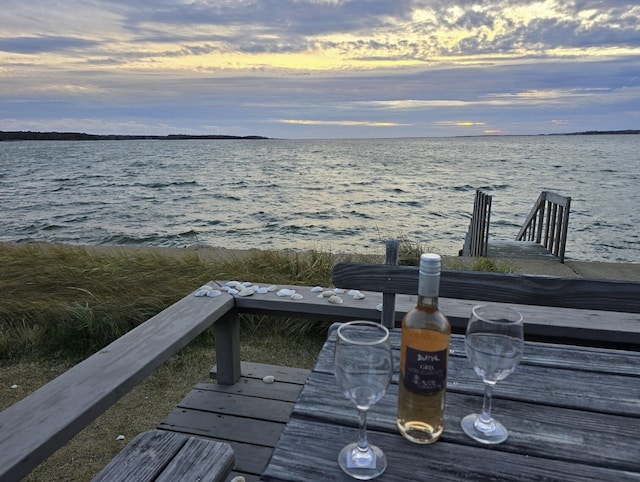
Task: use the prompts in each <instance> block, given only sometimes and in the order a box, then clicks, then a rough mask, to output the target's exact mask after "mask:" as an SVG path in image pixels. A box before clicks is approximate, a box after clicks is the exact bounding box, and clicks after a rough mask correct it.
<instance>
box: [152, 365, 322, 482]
mask: <svg viewBox="0 0 640 482" xmlns="http://www.w3.org/2000/svg"><path fill="white" fill-rule="evenodd" d="M241 367H242V377H241V378H240V380H239V381H238V382H237V383H235V384H234V385H218V384H216V383H199V384H197V385H195V386H194V387H193V389H192V390H191V391H190V392H189V393H188V394H187V395H186V396H185V398H184V399H183V400H182V401H181V402H180V403H179V404H178V405H177V406H176V407H175V408H174V410H173V411H172V412H171V413H170V414H169V415H168V416H167V417H166V418H165V419H164V420H163V421H162V422H161V423H160V424H159V425H158V428H159V429H162V430H169V431H173V432H178V433H184V434H190V435H198V436H200V437H205V438H209V439H212V440H216V441H220V442H226V443H228V444H229V445H230V446H231V447H232V448H233V451H234V454H235V459H236V467H235V469H234V471H233V472H232V474H230V476H229V477H228V479H227V480H230V479H231V478H232V477H233V476H238V475H241V476H243V477H245V480H247V481H249V482H250V481H256V480H258V479H259V476H260V474H262V472H263V471H264V469H265V468H266V466H267V464H268V462H269V459H270V458H271V454H272V453H273V448H274V447H275V444H276V443H277V442H278V439H279V438H280V434H281V433H282V430H283V429H284V427H285V425H286V423H287V421H288V420H289V418H290V416H291V411H292V409H293V405H294V402H295V401H296V399H297V398H298V396H299V394H300V391H301V390H302V386H303V384H304V382H305V381H306V378H307V376H308V374H309V373H310V371H309V370H304V369H301V368H289V367H280V366H275V365H265V364H257V363H247V362H242V364H241ZM212 375H213V376H215V367H214V368H213V370H212ZM266 375H273V376H274V377H275V379H276V380H275V382H274V383H264V382H263V381H262V378H263V377H264V376H266Z"/></svg>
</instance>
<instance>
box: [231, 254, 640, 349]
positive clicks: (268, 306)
mask: <svg viewBox="0 0 640 482" xmlns="http://www.w3.org/2000/svg"><path fill="white" fill-rule="evenodd" d="M376 266H378V265H376ZM379 266H383V265H379ZM398 269H400V270H404V269H406V267H398ZM398 286H402V285H401V284H400V285H398ZM287 287H289V288H291V289H295V290H296V291H297V292H298V293H300V294H301V295H302V296H303V299H302V300H292V299H290V298H279V297H277V296H276V295H275V294H274V293H267V294H254V295H253V296H249V297H244V298H240V297H237V298H236V308H237V309H238V311H239V312H242V313H255V314H262V315H270V316H274V317H290V318H310V319H314V320H318V321H349V320H354V319H363V320H373V321H380V320H381V312H380V310H379V306H380V305H381V304H382V294H381V293H380V292H372V291H365V290H364V288H360V289H362V290H363V293H364V294H365V296H366V298H365V299H362V300H354V299H352V298H351V297H349V296H347V295H345V294H343V295H341V296H342V298H343V300H344V303H342V304H332V303H329V302H328V301H327V299H326V298H323V299H319V298H318V296H317V294H316V293H312V292H311V291H310V287H306V286H287ZM416 287H417V285H416ZM416 289H417V288H416ZM416 301H417V297H416V296H415V295H402V294H401V295H396V325H398V324H399V322H400V321H401V320H402V317H403V316H404V314H405V313H406V312H407V311H408V310H410V309H411V308H413V307H414V306H415V304H416ZM476 304H478V302H477V301H475V300H470V299H452V298H446V297H442V298H440V307H441V309H442V310H443V311H444V313H445V314H446V315H447V317H448V318H449V321H450V322H451V325H452V327H453V330H454V331H455V332H458V333H461V332H464V330H465V329H466V326H467V322H468V318H469V314H470V313H471V309H472V308H473V306H474V305H476ZM510 304H512V305H513V306H514V307H515V308H516V309H518V310H519V311H520V312H521V313H522V314H523V316H524V319H525V335H526V336H532V337H533V336H537V337H550V338H556V339H558V340H560V341H572V340H575V341H579V342H581V343H611V344H620V345H624V346H625V347H629V346H630V345H633V344H635V345H638V346H640V314H638V313H627V312H612V311H598V310H586V309H579V310H578V309H573V308H555V307H544V306H532V305H521V304H514V303H510Z"/></svg>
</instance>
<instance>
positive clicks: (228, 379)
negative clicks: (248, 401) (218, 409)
mask: <svg viewBox="0 0 640 482" xmlns="http://www.w3.org/2000/svg"><path fill="white" fill-rule="evenodd" d="M213 330H214V336H215V340H216V369H215V371H216V379H217V380H218V383H219V384H220V385H233V384H234V383H236V382H237V381H238V380H239V379H240V376H241V375H242V374H241V371H240V322H239V320H238V313H237V312H236V311H235V310H232V311H230V312H229V313H227V314H225V315H224V316H223V317H222V318H220V319H219V320H218V321H216V323H215V324H214V325H213Z"/></svg>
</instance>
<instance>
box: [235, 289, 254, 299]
mask: <svg viewBox="0 0 640 482" xmlns="http://www.w3.org/2000/svg"><path fill="white" fill-rule="evenodd" d="M253 293H254V291H253V290H252V289H251V288H245V289H243V290H241V291H240V292H238V296H243V297H244V296H251V295H252V294H253Z"/></svg>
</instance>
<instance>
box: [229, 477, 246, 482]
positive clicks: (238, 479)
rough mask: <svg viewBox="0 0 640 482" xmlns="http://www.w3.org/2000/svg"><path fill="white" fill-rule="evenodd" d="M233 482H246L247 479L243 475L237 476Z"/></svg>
mask: <svg viewBox="0 0 640 482" xmlns="http://www.w3.org/2000/svg"><path fill="white" fill-rule="evenodd" d="M231 482H246V480H245V478H244V477H243V476H242V475H236V476H235V477H234V478H233V479H231Z"/></svg>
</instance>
